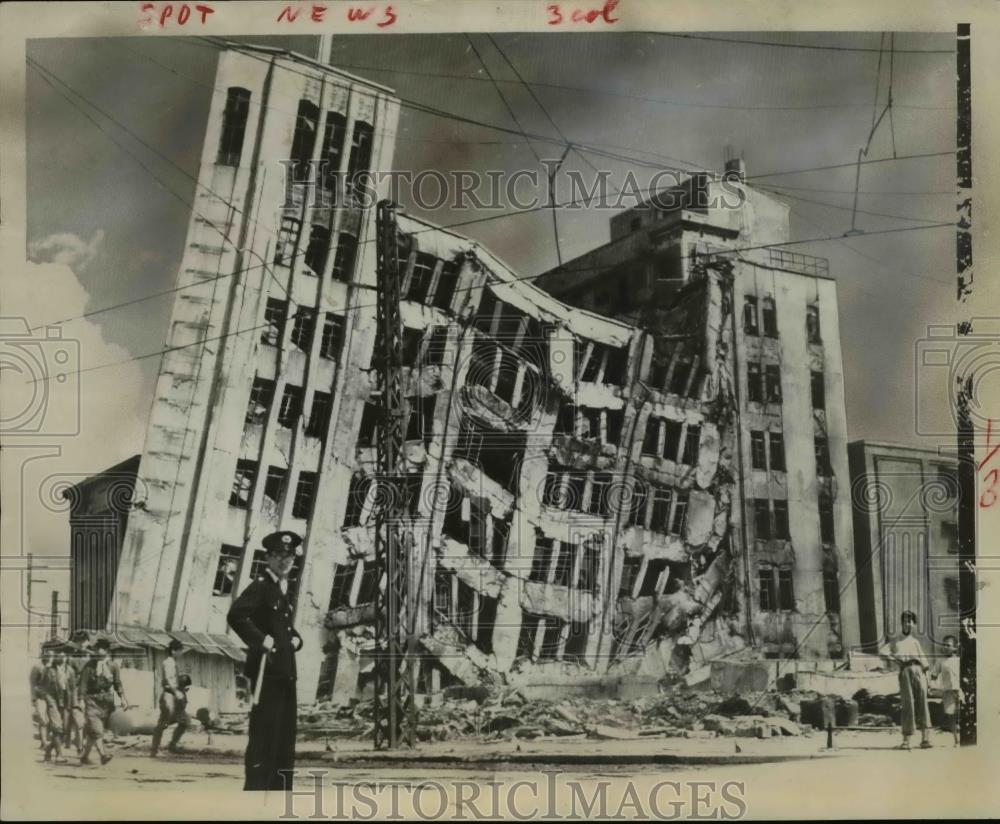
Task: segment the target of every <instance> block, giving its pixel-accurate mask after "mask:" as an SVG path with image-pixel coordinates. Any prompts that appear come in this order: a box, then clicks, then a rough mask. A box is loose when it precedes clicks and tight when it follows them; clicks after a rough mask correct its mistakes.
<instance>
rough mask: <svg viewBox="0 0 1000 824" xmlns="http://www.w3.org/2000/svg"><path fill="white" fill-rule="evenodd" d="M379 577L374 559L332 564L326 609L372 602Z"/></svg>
mask: <svg viewBox="0 0 1000 824" xmlns="http://www.w3.org/2000/svg"><path fill="white" fill-rule="evenodd" d="M380 577H381V576H380V575H379V570H378V566H377V565H376V564H375V562H374V561H355V562H354V563H351V564H334V565H333V586H332V587H331V589H330V604H329V606H328V607H327V609H328V611H333V610H335V609H345V608H348V607H359V606H364V605H365V604H371V603H374V602H375V599H376V596H377V595H378V588H379V579H380Z"/></svg>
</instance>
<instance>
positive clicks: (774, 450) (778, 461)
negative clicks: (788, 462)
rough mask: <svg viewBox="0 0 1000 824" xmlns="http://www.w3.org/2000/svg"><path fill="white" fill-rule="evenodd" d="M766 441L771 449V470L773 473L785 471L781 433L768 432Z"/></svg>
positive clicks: (783, 442)
mask: <svg viewBox="0 0 1000 824" xmlns="http://www.w3.org/2000/svg"><path fill="white" fill-rule="evenodd" d="M767 437H768V440H769V441H770V449H771V469H772V471H774V472H784V471H785V440H784V436H783V435H782V433H781V432H769V433H768V435H767Z"/></svg>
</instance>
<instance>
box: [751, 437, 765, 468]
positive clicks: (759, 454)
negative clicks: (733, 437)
mask: <svg viewBox="0 0 1000 824" xmlns="http://www.w3.org/2000/svg"><path fill="white" fill-rule="evenodd" d="M750 466H751V467H753V468H754V469H767V456H766V454H765V452H764V433H763V432H758V431H752V432H751V433H750Z"/></svg>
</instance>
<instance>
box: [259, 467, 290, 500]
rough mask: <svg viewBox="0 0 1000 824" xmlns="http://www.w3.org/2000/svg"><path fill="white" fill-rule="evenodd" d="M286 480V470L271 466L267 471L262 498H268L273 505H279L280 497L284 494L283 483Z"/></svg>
mask: <svg viewBox="0 0 1000 824" xmlns="http://www.w3.org/2000/svg"><path fill="white" fill-rule="evenodd" d="M287 479H288V470H287V469H285V468H283V467H280V466H271V467H268V470H267V479H266V480H265V481H264V497H266V498H270V499H271V500H272V501H274V503H276V504H277V503H281V496H282V495H284V494H285V481H286V480H287Z"/></svg>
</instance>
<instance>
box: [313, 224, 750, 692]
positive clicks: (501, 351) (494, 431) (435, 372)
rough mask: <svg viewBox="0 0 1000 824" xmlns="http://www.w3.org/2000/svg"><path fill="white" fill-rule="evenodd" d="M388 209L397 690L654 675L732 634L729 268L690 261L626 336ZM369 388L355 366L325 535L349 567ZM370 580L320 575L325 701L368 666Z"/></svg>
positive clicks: (369, 534) (368, 548)
mask: <svg viewBox="0 0 1000 824" xmlns="http://www.w3.org/2000/svg"><path fill="white" fill-rule="evenodd" d="M398 220H399V226H398V231H399V235H398V236H399V239H400V241H399V257H400V271H401V272H402V273H405V274H404V275H403V284H402V294H403V296H404V301H403V303H404V306H403V307H402V309H403V311H402V315H403V319H404V324H405V325H406V328H405V329H404V341H403V346H404V359H406V360H407V362H408V366H407V368H406V374H405V376H404V380H405V386H406V394H407V396H408V398H409V406H410V416H409V424H408V432H407V445H406V457H407V471H408V474H407V481H406V483H405V484H404V486H405V488H406V489H405V491H404V490H401V491H400V494H405V495H406V496H407V509H408V511H409V512H410V514H411V516H412V520H411V521H410V522H408V523H407V525H406V528H407V529H408V531H409V532H410V533H411V535H412V539H413V546H414V548H415V550H414V551H415V556H414V559H413V560H414V563H413V565H412V566H413V574H412V578H411V588H412V590H413V597H414V598H415V599H416V612H417V615H418V619H417V621H418V625H417V626H416V627H415V629H416V632H417V635H418V637H419V646H420V648H421V655H422V660H421V667H420V680H421V683H420V684H419V685H418V686H419V688H422V689H428V690H429V689H434V688H436V687H438V686H441V685H446V684H449V683H455V682H461V683H467V684H469V683H484V682H486V683H514V684H519V685H539V686H547V685H550V686H553V687H558V688H562V687H565V686H569V685H586V684H594V683H600V682H601V681H602V680H606V679H608V678H611V677H619V676H621V675H627V674H635V673H648V674H650V675H654V676H662V675H664V674H666V673H669V672H672V673H683V672H685V671H686V670H687V668H688V667H689V665H690V663H691V662H692V661H693V662H694V663H700V662H701V661H702V660H704V659H705V658H706V656H710V655H713V654H717V653H718V652H719V651H720V650H722V649H729V648H733V647H738V646H741V645H742V640H741V638H740V635H739V627H738V621H736V619H735V618H734V616H735V615H737V614H738V604H739V598H738V595H737V593H736V590H737V589H738V587H736V586H735V584H734V581H735V580H736V569H737V567H738V566H739V565H738V563H736V559H734V558H733V557H732V553H733V552H734V551H735V547H737V546H738V545H739V542H737V541H732V540H730V536H729V530H730V521H731V518H730V514H731V508H732V506H733V496H734V493H735V488H736V487H735V475H736V466H737V462H736V461H735V460H734V447H733V443H732V442H733V437H734V435H733V433H734V426H735V414H734V412H735V402H734V393H733V391H732V371H731V367H730V353H731V349H732V338H731V324H730V322H729V321H730V317H731V313H732V305H731V292H730V285H731V272H730V271H728V270H727V269H723V268H720V267H719V266H718V265H716V266H714V267H707V266H702V267H695V268H696V269H697V271H696V272H695V273H694V274H693V275H692V277H691V279H690V282H689V283H688V284H687V285H686V286H685V287H683V289H681V290H680V291H679V292H677V293H676V294H675V295H674V296H673V297H672V298H671V300H670V302H669V303H668V304H667V305H666V306H665V308H656V307H652V308H650V309H649V310H648V312H647V313H646V315H645V316H644V317H643V318H642V320H641V325H639V326H629V325H626V324H624V323H621V322H619V321H614V320H610V319H608V318H604V317H601V316H599V315H596V314H593V313H590V312H585V311H581V310H578V309H571V308H570V307H567V306H566V305H564V304H562V303H560V302H559V301H557V300H555V299H554V298H552V297H551V296H550V295H548V294H547V293H545V292H543V291H541V290H540V289H538V288H537V287H534V286H532V285H531V284H529V283H527V282H525V281H524V280H523V279H522V278H520V277H518V276H517V275H516V274H515V273H514V272H513V271H511V270H510V269H509V267H507V266H506V265H505V264H503V263H502V262H501V261H499V260H498V259H496V258H495V257H493V256H492V255H490V254H489V253H488V252H486V251H485V250H483V249H482V248H481V247H479V246H477V245H476V244H474V243H473V242H471V241H469V240H467V239H465V238H462V237H460V236H458V235H455V234H453V233H450V232H447V231H444V230H440V229H436V228H434V227H432V226H430V225H428V224H424V223H422V222H419V221H416V220H413V219H411V218H408V217H405V216H400V217H399V219H398ZM446 274H447V281H445V275H446ZM442 284H445V287H444V288H446V290H447V292H448V299H447V300H441V299H439V298H440V290H441V289H442V288H443V287H442ZM432 306H437V307H438V308H444V309H445V310H446V312H447V317H446V318H445V317H444V316H443V315H442V314H441V313H440V312H437V311H434V310H433V309H431V307H432ZM406 353H408V354H406ZM373 383H374V382H373V381H372V379H371V377H370V376H369V377H367V378H363V377H362V376H360V375H359V379H358V381H357V385H358V386H359V387H360V389H359V400H360V401H361V403H359V416H358V417H360V423H359V424H358V431H359V440H358V448H357V450H356V453H355V455H354V456H351V457H353V459H354V462H355V474H354V478H353V480H352V483H351V489H350V491H349V495H348V502H347V510H348V512H347V516H346V517H345V522H344V523H345V525H344V528H343V529H342V530H341V538H342V539H343V540H344V541H345V543H346V544H347V545H348V554H349V555H351V556H352V557H357V558H361V559H365V558H367V559H371V558H373V557H374V551H373V547H374V536H373V523H372V519H373V514H374V511H375V507H377V506H378V505H379V497H380V495H384V494H388V492H387V491H386V490H381V491H380V490H379V483H378V480H377V477H376V476H377V467H376V465H375V450H374V449H373V448H372V446H373V444H374V440H373V437H374V431H375V427H377V425H378V422H377V414H376V410H377V408H378V407H377V403H376V400H377V398H374V397H371V396H368V397H364V396H365V395H368V393H369V392H371V391H372V387H373ZM345 458H346V456H345ZM337 574H338V575H339V574H340V573H339V571H338V573H337ZM376 586H378V573H377V571H375V570H374V569H373V568H372V569H366V571H365V574H361V575H357V576H355V577H354V578H353V579H352V583H351V585H350V586H349V587H347V588H345V587H341V592H340V595H339V596H338V592H337V585H336V576H335V586H334V589H335V591H334V593H333V595H332V596H331V604H330V611H329V612H328V614H327V618H326V626H327V628H328V630H329V642H328V645H327V648H326V651H327V653H328V656H330V657H333V658H334V659H335V664H334V667H335V668H336V670H337V673H336V676H335V677H334V676H330V677H329V678H328V679H327V683H328V689H332V690H333V692H334V693H335V694H336V693H338V692H339V693H340V696H339V697H345V696H344V695H343V690H344V689H345V688H348V689H349V688H350V686H351V685H352V684H354V683H356V685H357V686H358V687H361V686H363V685H364V683H365V681H366V678H367V677H368V673H370V669H371V666H372V663H373V659H372V658H371V653H372V647H373V644H374V636H373V628H372V621H373V618H374V612H373V608H372V607H371V605H370V603H368V601H370V600H371V597H372V595H373V593H372V588H373V587H376ZM344 590H347V591H344ZM363 590H364V591H363ZM366 599H367V601H366ZM335 685H336V686H335ZM322 691H323V688H322V685H321V694H322Z"/></svg>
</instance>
